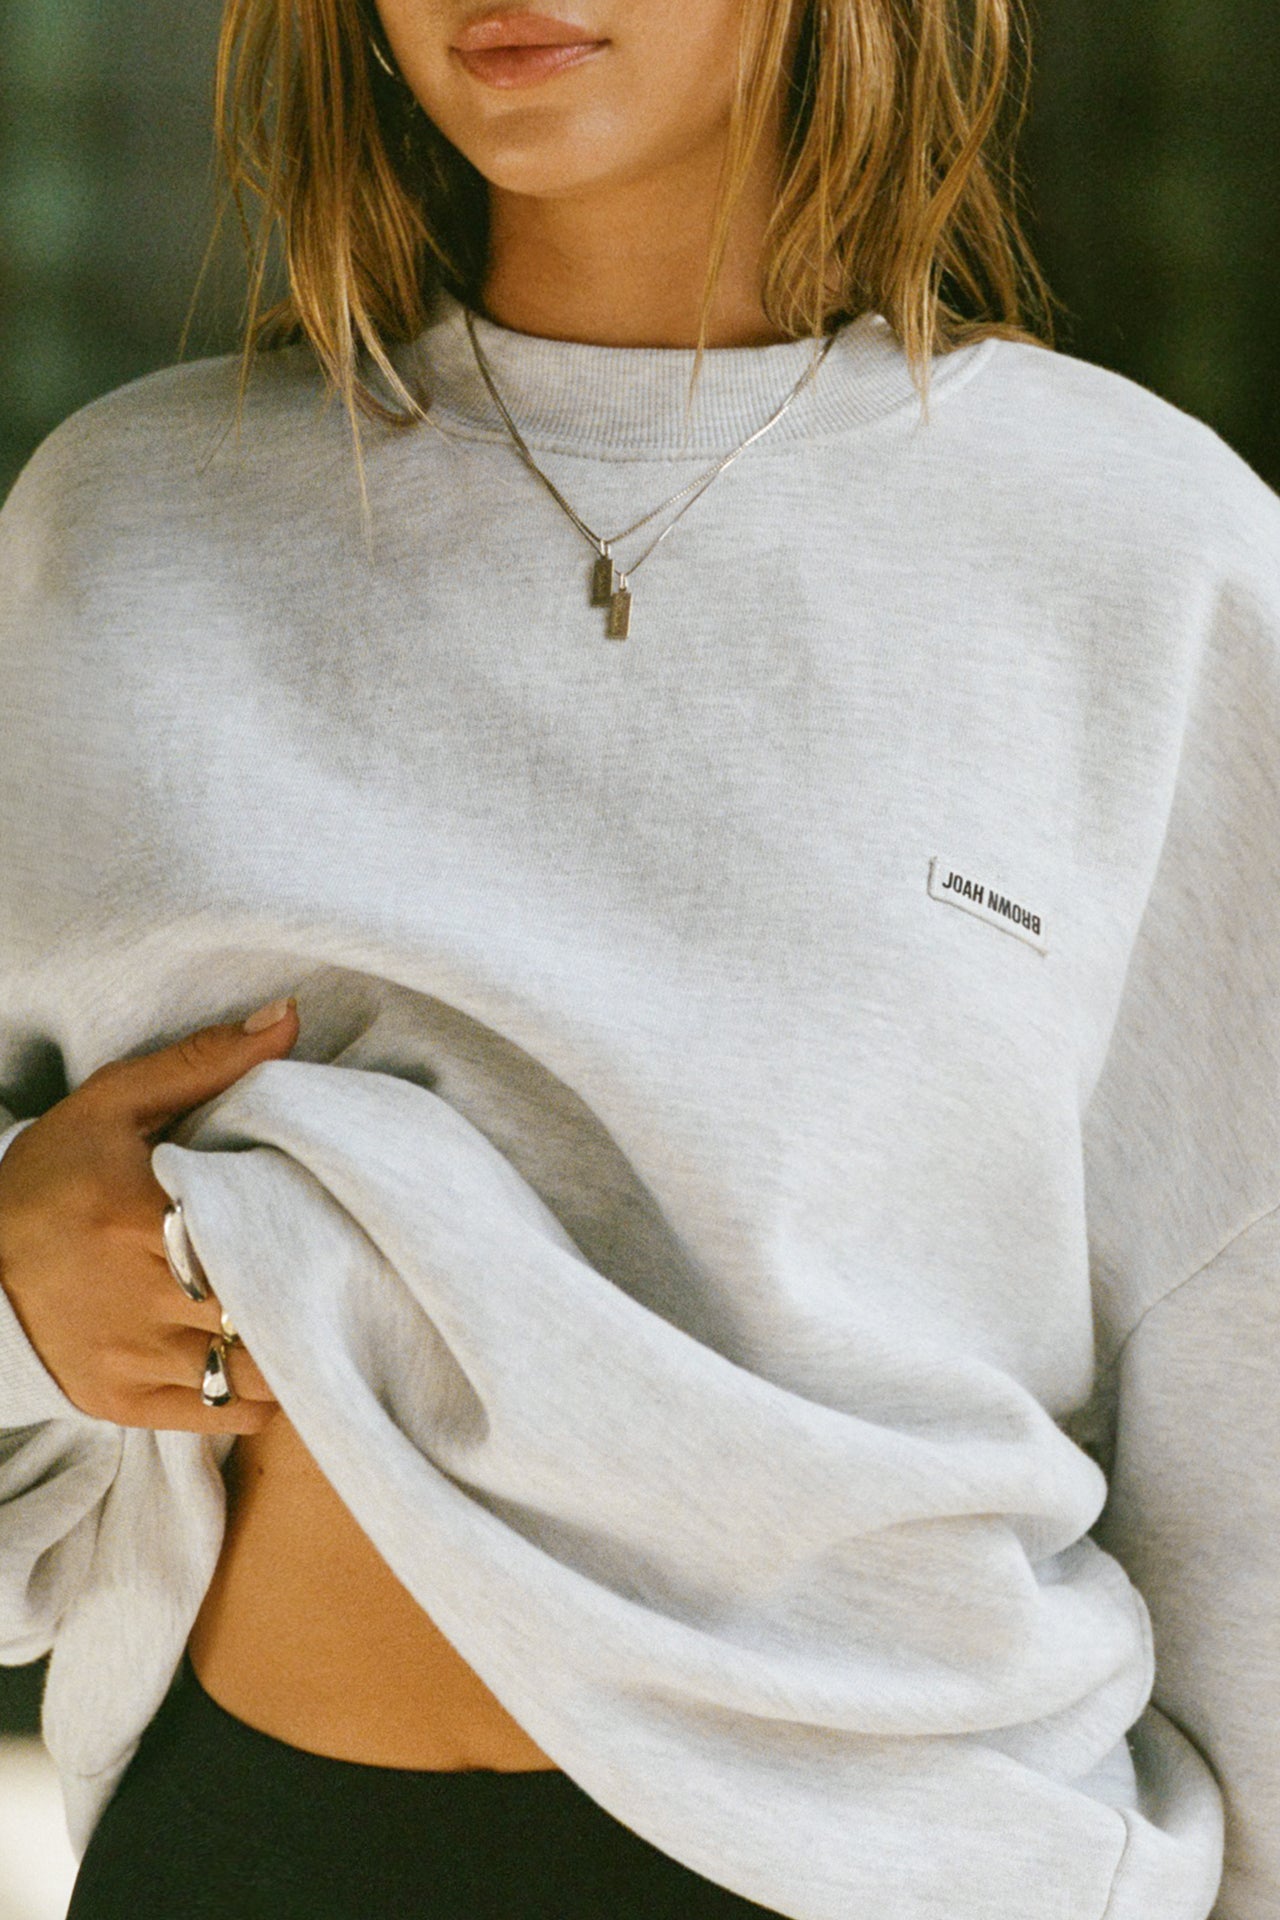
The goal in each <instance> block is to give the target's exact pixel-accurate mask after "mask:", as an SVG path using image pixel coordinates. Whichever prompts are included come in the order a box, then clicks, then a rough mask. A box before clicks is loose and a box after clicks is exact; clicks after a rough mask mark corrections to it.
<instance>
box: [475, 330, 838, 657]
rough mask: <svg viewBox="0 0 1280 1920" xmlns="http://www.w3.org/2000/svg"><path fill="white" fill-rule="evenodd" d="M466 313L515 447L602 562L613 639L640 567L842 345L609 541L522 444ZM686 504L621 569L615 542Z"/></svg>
mask: <svg viewBox="0 0 1280 1920" xmlns="http://www.w3.org/2000/svg"><path fill="white" fill-rule="evenodd" d="M464 311H465V313H466V322H467V333H468V334H469V336H470V339H471V345H472V348H473V350H474V352H475V356H476V365H477V367H478V368H479V369H480V374H481V377H482V378H483V380H484V383H485V386H486V387H487V388H488V389H489V394H490V397H491V398H492V400H493V404H494V405H495V406H496V407H497V409H498V412H499V413H500V414H501V415H502V418H503V421H504V423H505V425H506V428H507V431H508V433H509V434H510V435H511V438H512V440H513V441H514V442H515V446H516V451H517V452H518V453H519V455H520V457H521V459H522V460H523V461H524V463H525V465H526V466H527V467H528V468H529V470H530V472H532V473H534V474H536V476H537V478H538V479H539V480H541V482H542V484H543V486H544V487H545V488H546V489H547V492H548V493H549V494H550V495H551V497H552V499H553V500H555V501H556V503H557V504H558V505H559V506H560V507H562V508H563V510H564V512H565V513H566V514H568V516H569V518H570V520H572V522H573V524H574V526H575V527H576V528H577V529H578V531H579V533H580V534H582V536H583V538H584V539H586V540H588V541H589V542H590V544H591V546H592V547H593V548H594V550H595V554H596V558H595V562H594V564H593V566H592V569H591V597H590V604H591V605H592V606H593V607H604V608H607V614H606V619H605V634H606V636H607V638H608V639H610V640H625V639H626V638H627V635H628V634H629V633H630V631H631V576H632V575H633V574H634V573H635V572H636V570H637V568H638V567H640V566H642V565H643V564H644V562H645V561H646V560H647V559H648V558H649V555H650V554H651V553H653V552H654V551H655V549H656V548H658V547H660V546H661V545H662V542H663V541H664V540H665V539H666V537H667V535H668V534H669V533H670V531H671V529H672V527H674V526H675V524H676V521H677V520H679V519H680V518H681V516H682V515H683V514H686V513H687V512H688V511H689V508H690V507H691V506H692V505H693V503H694V501H695V500H698V499H700V498H701V496H702V495H703V494H704V493H705V492H706V490H707V488H708V487H709V486H710V485H711V483H712V481H713V480H716V479H718V478H719V476H720V475H721V474H722V473H723V472H724V471H725V468H726V467H729V466H731V465H732V464H733V462H734V461H735V460H736V459H737V458H738V455H739V454H740V453H745V452H746V450H747V448H748V447H749V446H751V445H752V444H753V442H755V441H756V440H758V439H759V438H760V436H761V434H765V433H768V431H769V429H770V427H772V426H774V425H776V423H777V422H778V421H779V420H781V418H782V416H783V414H784V413H785V412H786V410H787V408H788V407H789V406H790V405H791V402H792V401H793V400H794V399H795V397H796V395H797V394H798V393H799V392H800V391H801V389H802V388H803V387H805V386H807V385H808V383H809V381H810V380H812V379H813V377H814V375H815V374H816V373H817V371H818V368H819V367H820V366H821V365H822V363H823V361H824V360H825V359H826V357H827V354H828V353H829V352H830V351H831V348H832V347H833V346H834V344H835V341H836V335H835V334H834V333H832V334H828V336H827V338H826V340H825V341H824V342H823V345H822V348H821V351H820V352H818V353H816V354H815V355H814V357H813V360H812V361H811V362H810V364H809V365H808V366H807V367H806V368H805V370H804V372H803V373H802V374H801V376H800V378H799V379H798V380H797V381H796V383H795V385H794V386H793V387H792V389H791V391H790V393H789V394H788V395H787V397H786V399H785V400H784V401H783V402H782V404H781V406H779V407H777V408H775V410H774V412H773V413H771V414H770V415H769V418H768V419H767V420H766V421H765V422H764V424H763V426H759V427H757V428H756V430H755V432H754V433H749V434H748V435H747V437H746V439H745V440H742V441H740V442H739V444H738V445H737V446H736V447H734V449H733V451H732V452H731V453H726V454H725V456H724V458H723V459H722V460H717V461H716V463H715V465H714V466H713V467H710V468H708V469H707V471H706V472H705V473H700V474H698V475H697V477H696V478H695V479H693V480H690V481H689V482H688V483H687V485H685V486H683V487H681V488H680V489H679V491H678V492H677V493H673V494H671V495H669V496H668V498H667V499H665V500H663V501H661V502H660V503H659V504H658V505H657V506H656V507H651V508H650V510H649V512H648V513H646V514H643V515H642V516H641V518H640V519H639V520H633V521H632V523H631V525H630V526H629V527H624V528H623V529H622V531H621V532H620V533H611V534H609V535H607V536H606V535H604V534H600V533H597V532H596V531H595V529H594V528H593V527H589V526H588V525H587V523H586V521H585V520H584V519H583V518H582V515H581V514H580V513H577V512H575V511H574V509H573V508H572V507H571V506H570V505H569V502H568V501H567V500H566V499H565V497H564V495H563V494H562V493H561V492H560V489H559V488H558V487H557V486H555V485H554V484H553V483H552V482H551V481H550V480H549V479H548V478H547V476H546V474H545V473H544V472H543V471H542V468H541V467H540V466H539V465H538V463H537V461H536V460H535V459H534V457H533V455H532V454H531V453H530V451H529V449H528V447H527V446H526V445H525V443H524V441H523V440H522V439H521V437H520V431H519V428H518V427H517V426H516V423H515V421H514V420H513V419H512V418H511V415H510V413H509V412H508V410H507V408H506V406H505V405H504V403H503V400H502V396H501V394H500V393H499V392H498V389H497V387H496V386H495V385H494V381H493V375H492V373H491V372H490V371H489V365H488V362H487V361H486V359H485V357H484V354H483V353H482V352H481V351H480V342H479V340H478V339H477V338H476V329H475V316H474V314H473V313H472V310H471V308H470V307H467V308H465V309H464ZM686 496H687V497H686ZM680 500H683V501H684V505H683V506H682V507H681V508H680V510H679V512H677V513H674V514H673V515H672V516H671V519H670V520H669V521H668V522H667V524H666V526H665V527H664V528H663V529H662V532H661V533H660V534H659V535H658V537H657V539H656V540H652V541H650V543H649V545H648V546H647V547H646V548H645V550H644V552H643V553H642V554H641V555H640V558H639V559H638V560H633V561H632V563H631V565H630V566H629V567H628V568H626V570H625V571H624V570H622V569H621V568H619V566H618V565H617V563H616V561H615V560H614V557H613V549H614V545H615V543H616V542H617V541H619V540H625V539H626V538H627V537H628V535H629V534H633V533H637V532H638V531H639V530H640V528H641V527H643V526H647V525H648V523H649V521H650V520H653V519H656V517H657V515H658V514H660V513H662V512H664V511H665V510H666V508H667V507H674V506H675V505H676V503H677V501H680Z"/></svg>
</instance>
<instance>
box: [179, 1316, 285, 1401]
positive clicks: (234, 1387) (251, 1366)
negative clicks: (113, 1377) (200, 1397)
mask: <svg viewBox="0 0 1280 1920" xmlns="http://www.w3.org/2000/svg"><path fill="white" fill-rule="evenodd" d="M209 1345H210V1343H209V1340H208V1338H207V1337H206V1336H205V1335H203V1334H199V1333H195V1332H186V1331H185V1330H184V1331H181V1332H179V1333H177V1334H175V1335H174V1336H173V1338H172V1339H171V1340H170V1341H169V1342H168V1343H167V1345H166V1349H165V1362H164V1366H163V1373H162V1380H161V1382H160V1383H157V1384H163V1385H165V1386H173V1387H182V1386H186V1387H187V1389H188V1390H189V1391H192V1392H195V1393H199V1391H200V1388H201V1386H202V1384H203V1381H204V1370H205V1361H206V1359H207V1358H208V1353H209ZM222 1345H223V1349H224V1351H223V1360H222V1370H223V1372H224V1373H225V1374H226V1376H227V1380H228V1381H229V1383H230V1386H231V1391H232V1392H233V1393H234V1394H235V1395H236V1396H237V1397H238V1398H239V1399H241V1400H272V1401H274V1399H275V1395H274V1393H273V1392H272V1390H271V1388H270V1386H269V1385H268V1384H267V1381H266V1380H265V1379H264V1378H263V1376H262V1374H261V1373H260V1372H259V1370H258V1364H257V1362H256V1361H255V1360H254V1358H253V1356H252V1354H251V1353H250V1352H249V1349H248V1348H247V1347H244V1346H237V1347H230V1346H227V1345H226V1342H225V1341H224V1342H223V1343H222Z"/></svg>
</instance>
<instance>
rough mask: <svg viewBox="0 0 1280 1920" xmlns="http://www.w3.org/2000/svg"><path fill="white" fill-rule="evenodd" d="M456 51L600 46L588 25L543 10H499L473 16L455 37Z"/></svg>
mask: <svg viewBox="0 0 1280 1920" xmlns="http://www.w3.org/2000/svg"><path fill="white" fill-rule="evenodd" d="M453 44H454V47H455V48H456V50H457V51H458V52H459V53H488V52H490V51H492V50H493V49H495V48H499V47H565V46H601V45H602V44H603V42H602V41H601V40H600V39H599V38H598V36H596V35H595V34H593V33H592V31H591V29H590V28H589V27H586V26H582V25H580V24H579V23H578V22H576V21H571V20H556V19H553V18H552V17H551V15H550V14H545V13H502V14H497V15H491V16H490V17H489V18H488V19H484V20H474V21H472V23H471V25H470V26H468V27H464V28H463V29H462V31H461V33H459V34H458V36H457V38H456V39H455V40H454V43H453Z"/></svg>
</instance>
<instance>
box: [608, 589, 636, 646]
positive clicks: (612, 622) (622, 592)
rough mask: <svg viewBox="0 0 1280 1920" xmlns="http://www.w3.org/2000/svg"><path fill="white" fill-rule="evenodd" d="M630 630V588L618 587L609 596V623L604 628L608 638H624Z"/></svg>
mask: <svg viewBox="0 0 1280 1920" xmlns="http://www.w3.org/2000/svg"><path fill="white" fill-rule="evenodd" d="M630 631H631V590H630V588H629V587H620V588H619V589H618V591H617V593H615V594H612V595H610V598H609V624H608V627H607V628H606V634H607V637H608V638H609V639H610V640H625V639H626V637H627V635H628V633H629V632H630Z"/></svg>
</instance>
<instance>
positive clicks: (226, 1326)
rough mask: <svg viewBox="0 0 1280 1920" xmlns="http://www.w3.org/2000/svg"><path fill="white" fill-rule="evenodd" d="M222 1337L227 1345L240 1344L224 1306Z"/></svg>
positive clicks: (238, 1336) (236, 1345) (234, 1345)
mask: <svg viewBox="0 0 1280 1920" xmlns="http://www.w3.org/2000/svg"><path fill="white" fill-rule="evenodd" d="M222 1337H223V1339H224V1340H225V1341H226V1343H227V1345H228V1346H229V1347H238V1346H242V1345H243V1342H242V1341H241V1338H240V1335H239V1334H238V1333H237V1332H236V1330H235V1328H234V1327H233V1326H232V1324H231V1316H230V1314H229V1313H228V1312H227V1310H226V1308H225V1307H224V1308H223V1309H222Z"/></svg>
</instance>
